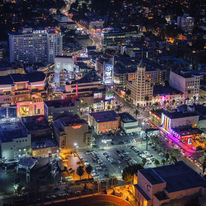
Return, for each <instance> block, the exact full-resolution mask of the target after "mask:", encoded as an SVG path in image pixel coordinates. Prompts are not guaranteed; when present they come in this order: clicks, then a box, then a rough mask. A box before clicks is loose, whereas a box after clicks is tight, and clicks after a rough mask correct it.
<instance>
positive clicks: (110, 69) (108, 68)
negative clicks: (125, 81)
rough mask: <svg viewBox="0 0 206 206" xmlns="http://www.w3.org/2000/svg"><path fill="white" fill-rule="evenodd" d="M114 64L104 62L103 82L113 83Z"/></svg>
mask: <svg viewBox="0 0 206 206" xmlns="http://www.w3.org/2000/svg"><path fill="white" fill-rule="evenodd" d="M113 65H114V64H113V63H106V62H104V71H103V82H104V84H106V85H112V84H113V80H114V66H113Z"/></svg>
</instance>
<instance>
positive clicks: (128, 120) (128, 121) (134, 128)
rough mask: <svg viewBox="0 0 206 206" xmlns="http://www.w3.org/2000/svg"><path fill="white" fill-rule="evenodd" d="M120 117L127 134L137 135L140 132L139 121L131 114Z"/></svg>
mask: <svg viewBox="0 0 206 206" xmlns="http://www.w3.org/2000/svg"><path fill="white" fill-rule="evenodd" d="M119 116H120V118H121V128H122V129H123V130H124V131H125V133H127V134H129V133H133V132H134V133H137V132H139V131H140V128H139V127H138V122H137V120H136V119H135V118H134V117H133V116H131V115H130V114H129V113H127V112H124V113H120V114H119Z"/></svg>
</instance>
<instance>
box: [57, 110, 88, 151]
mask: <svg viewBox="0 0 206 206" xmlns="http://www.w3.org/2000/svg"><path fill="white" fill-rule="evenodd" d="M53 126H54V133H55V137H56V140H57V143H58V145H59V148H60V149H75V148H76V147H85V146H89V145H91V143H92V131H91V129H90V128H89V126H88V124H87V122H86V121H85V120H83V119H80V118H79V116H78V115H72V114H71V115H67V116H65V117H62V118H60V119H58V120H56V121H54V124H53Z"/></svg>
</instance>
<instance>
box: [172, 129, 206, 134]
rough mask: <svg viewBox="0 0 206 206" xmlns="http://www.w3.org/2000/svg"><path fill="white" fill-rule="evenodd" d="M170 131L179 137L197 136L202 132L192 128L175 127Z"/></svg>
mask: <svg viewBox="0 0 206 206" xmlns="http://www.w3.org/2000/svg"><path fill="white" fill-rule="evenodd" d="M172 130H173V131H174V132H176V133H178V134H179V135H180V136H188V135H197V134H202V133H203V131H202V130H200V129H198V128H192V127H177V128H173V129H172Z"/></svg>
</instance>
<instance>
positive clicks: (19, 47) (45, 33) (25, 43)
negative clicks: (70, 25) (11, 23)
mask: <svg viewBox="0 0 206 206" xmlns="http://www.w3.org/2000/svg"><path fill="white" fill-rule="evenodd" d="M9 49H10V62H11V63H13V62H15V63H18V64H34V63H42V64H47V63H53V62H54V57H55V56H58V55H62V35H61V32H60V31H59V30H58V29H57V28H46V29H44V30H34V29H32V28H24V29H22V31H21V32H19V33H10V34H9Z"/></svg>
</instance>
